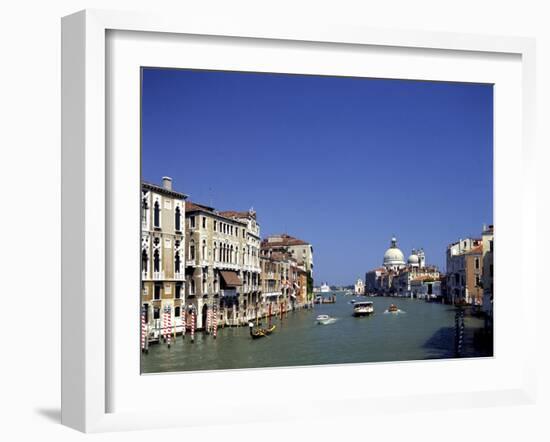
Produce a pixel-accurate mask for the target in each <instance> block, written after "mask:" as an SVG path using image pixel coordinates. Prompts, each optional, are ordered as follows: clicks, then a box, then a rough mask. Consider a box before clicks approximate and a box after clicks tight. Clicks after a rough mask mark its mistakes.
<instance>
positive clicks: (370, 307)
mask: <svg viewBox="0 0 550 442" xmlns="http://www.w3.org/2000/svg"><path fill="white" fill-rule="evenodd" d="M372 313H374V303H372V302H371V301H359V302H356V303H355V304H353V316H356V317H357V316H368V315H370V314H372Z"/></svg>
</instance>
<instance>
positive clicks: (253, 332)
mask: <svg viewBox="0 0 550 442" xmlns="http://www.w3.org/2000/svg"><path fill="white" fill-rule="evenodd" d="M248 328H249V330H250V336H251V337H252V339H258V338H263V337H265V336H267V335H266V333H265V329H263V328H256V329H254V324H252V322H250V323H248Z"/></svg>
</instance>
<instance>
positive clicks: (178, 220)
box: [176, 207, 181, 232]
mask: <svg viewBox="0 0 550 442" xmlns="http://www.w3.org/2000/svg"><path fill="white" fill-rule="evenodd" d="M180 230H181V210H180V208H179V207H176V231H178V232H179V231H180Z"/></svg>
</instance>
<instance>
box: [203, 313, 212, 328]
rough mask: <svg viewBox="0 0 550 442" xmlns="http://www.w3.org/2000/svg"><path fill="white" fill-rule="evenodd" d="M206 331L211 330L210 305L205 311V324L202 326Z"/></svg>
mask: <svg viewBox="0 0 550 442" xmlns="http://www.w3.org/2000/svg"><path fill="white" fill-rule="evenodd" d="M204 331H205V332H206V333H211V332H212V307H210V308H208V310H207V311H206V326H205V327H204Z"/></svg>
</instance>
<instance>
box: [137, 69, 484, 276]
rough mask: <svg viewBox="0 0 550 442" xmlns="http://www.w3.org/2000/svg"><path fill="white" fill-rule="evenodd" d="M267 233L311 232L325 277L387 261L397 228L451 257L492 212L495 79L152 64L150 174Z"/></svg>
mask: <svg viewBox="0 0 550 442" xmlns="http://www.w3.org/2000/svg"><path fill="white" fill-rule="evenodd" d="M165 175H168V176H171V177H172V178H173V180H174V188H175V189H176V190H178V191H181V192H183V193H186V194H188V195H189V196H190V198H189V199H190V200H192V201H196V202H199V203H203V204H208V205H213V206H214V207H216V208H218V209H219V210H247V209H249V208H250V207H253V208H254V209H255V210H256V211H257V214H258V221H259V223H260V225H261V230H262V236H266V235H269V234H274V233H281V232H287V233H289V234H291V235H294V236H297V237H299V238H302V239H305V240H307V241H309V242H311V243H312V244H313V248H314V260H315V275H314V276H315V279H316V283H319V282H320V281H325V280H326V281H328V282H329V283H330V284H349V283H352V282H353V281H355V279H357V278H358V277H364V274H365V271H366V270H368V269H371V268H374V267H377V266H379V265H380V264H381V263H382V256H383V254H384V251H385V250H386V248H387V247H388V245H389V242H390V238H391V236H392V235H395V236H396V237H397V239H398V246H399V247H400V248H401V249H402V250H403V252H404V253H405V256H408V254H409V253H410V251H411V249H412V248H420V247H423V248H424V250H425V252H426V260H427V262H428V263H431V264H436V265H438V266H439V267H440V268H441V269H444V268H445V248H446V246H447V244H448V243H450V242H452V241H454V240H457V239H458V238H464V237H467V236H472V235H474V236H479V235H480V231H481V228H482V224H483V223H487V224H489V223H492V222H493V218H492V217H493V196H492V195H493V88H492V86H491V85H480V84H464V83H443V82H424V81H409V80H382V79H366V78H344V77H320V76H298V75H284V74H258V73H239V72H215V71H214V72H213V71H193V70H168V69H144V70H143V89H142V176H143V179H145V180H146V181H150V182H155V183H160V181H161V177H162V176H165Z"/></svg>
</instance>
